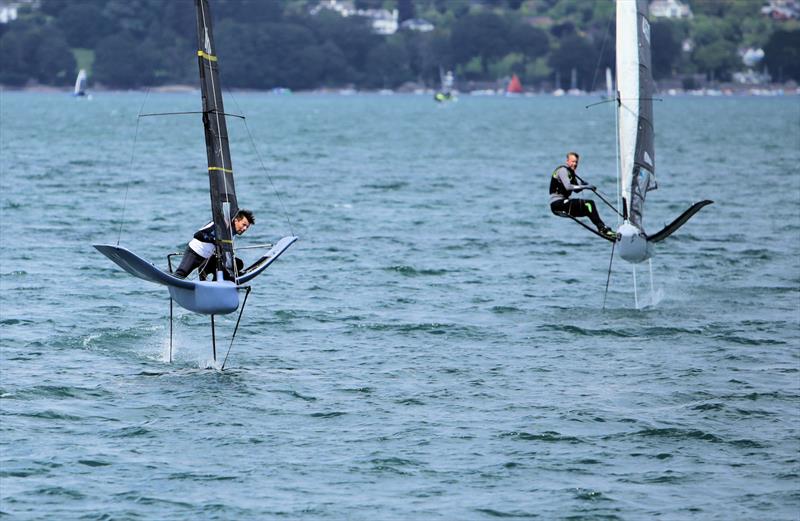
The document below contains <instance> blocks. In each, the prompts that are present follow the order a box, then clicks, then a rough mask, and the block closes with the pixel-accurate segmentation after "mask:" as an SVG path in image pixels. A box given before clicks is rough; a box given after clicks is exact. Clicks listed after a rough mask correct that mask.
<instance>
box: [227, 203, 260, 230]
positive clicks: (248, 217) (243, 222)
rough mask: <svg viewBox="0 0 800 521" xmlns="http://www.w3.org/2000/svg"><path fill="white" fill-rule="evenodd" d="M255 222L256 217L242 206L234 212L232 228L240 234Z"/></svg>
mask: <svg viewBox="0 0 800 521" xmlns="http://www.w3.org/2000/svg"><path fill="white" fill-rule="evenodd" d="M255 223H256V218H255V217H253V212H251V211H250V210H245V209H244V208H242V209H240V210H239V211H238V212H236V217H234V218H233V230H234V231H235V232H236V235H241V234H243V233H244V232H246V231H247V229H248V228H250V227H251V226H253V225H254V224H255Z"/></svg>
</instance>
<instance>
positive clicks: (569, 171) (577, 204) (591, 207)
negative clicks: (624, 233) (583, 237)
mask: <svg viewBox="0 0 800 521" xmlns="http://www.w3.org/2000/svg"><path fill="white" fill-rule="evenodd" d="M579 160H580V156H579V155H578V153H577V152H569V153H567V163H566V164H565V165H561V166H559V167H558V168H556V169H555V171H554V172H553V175H552V177H551V178H550V210H551V211H552V212H553V213H554V214H556V215H558V216H561V217H564V214H567V215H571V216H572V217H588V218H589V219H590V220H591V221H592V223H594V225H595V226H597V231H598V232H599V233H600V235H604V236H607V237H614V236H616V233H614V231H613V230H612V229H611V228H609V227H608V226H606V225H605V223H604V222H603V220H602V219H601V218H600V214H598V213H597V205H595V204H594V201H593V200H591V199H578V198H575V199H570V196H571V195H572V192H580V191H581V190H584V189H586V190H594V189H595V186H593V185H589V184H579V182H578V178H577V176H576V175H575V170H577V169H578V161H579Z"/></svg>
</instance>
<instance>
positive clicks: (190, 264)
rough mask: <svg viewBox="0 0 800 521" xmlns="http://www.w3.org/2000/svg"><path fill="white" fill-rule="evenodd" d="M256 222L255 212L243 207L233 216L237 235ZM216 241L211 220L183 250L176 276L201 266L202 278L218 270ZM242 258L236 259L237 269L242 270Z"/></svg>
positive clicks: (181, 276) (183, 277)
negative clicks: (215, 256)
mask: <svg viewBox="0 0 800 521" xmlns="http://www.w3.org/2000/svg"><path fill="white" fill-rule="evenodd" d="M255 223H256V220H255V217H253V212H251V211H250V210H244V209H241V210H239V211H238V212H237V213H236V217H234V218H233V232H234V233H235V234H236V235H241V234H243V233H244V232H246V231H247V229H248V228H250V227H251V226H252V225H254V224H255ZM215 241H216V230H215V229H214V222H213V221H212V222H210V223H208V224H206V225H205V226H203V227H202V228H200V229H199V230H197V233H195V234H194V237H193V238H192V240H191V241H189V244H188V245H187V246H186V250H185V251H184V252H183V259H182V260H181V264H180V266H178V269H177V270H175V276H176V277H179V278H181V279H185V278H186V277H187V276H188V275H189V274H190V273H191V272H192V271H194V270H195V268H198V267H199V268H200V278H201V279H203V278H205V276H206V275H208V274H213V273H215V272H216V262H215V259H214V249H215V246H214V243H215ZM243 265H244V264H243V263H242V260H241V259H238V258H237V259H236V268H237V271H241V269H242V266H243Z"/></svg>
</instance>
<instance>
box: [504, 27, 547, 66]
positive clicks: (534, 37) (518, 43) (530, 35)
mask: <svg viewBox="0 0 800 521" xmlns="http://www.w3.org/2000/svg"><path fill="white" fill-rule="evenodd" d="M509 47H510V48H511V49H513V50H515V51H518V52H520V53H522V54H523V55H525V57H526V58H527V59H528V60H531V61H532V60H535V59H536V58H538V57H539V56H542V55H544V54H545V53H546V52H547V51H548V50H549V41H548V39H547V33H545V32H544V31H543V30H541V29H539V28H538V27H532V26H530V25H527V24H523V23H515V24H514V25H512V26H511V32H510V35H509Z"/></svg>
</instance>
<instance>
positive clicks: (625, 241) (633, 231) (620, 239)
mask: <svg viewBox="0 0 800 521" xmlns="http://www.w3.org/2000/svg"><path fill="white" fill-rule="evenodd" d="M617 251H618V252H619V256H620V257H622V258H623V259H624V260H626V261H628V262H632V263H638V262H643V261H646V260H647V259H649V258H650V257H651V256H652V255H653V246H652V244H651V243H650V242H649V241H648V240H647V235H645V234H644V233H643V232H642V231H641V230H640V229H639V228H637V227H636V226H634V225H632V224H631V223H629V222H624V223H623V224H622V226H620V227H619V228H618V229H617Z"/></svg>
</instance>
